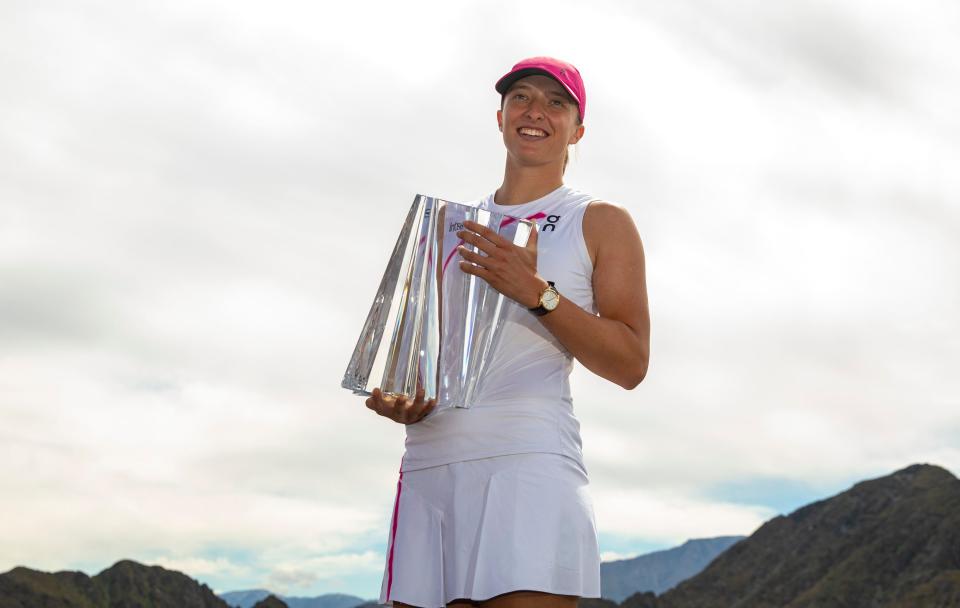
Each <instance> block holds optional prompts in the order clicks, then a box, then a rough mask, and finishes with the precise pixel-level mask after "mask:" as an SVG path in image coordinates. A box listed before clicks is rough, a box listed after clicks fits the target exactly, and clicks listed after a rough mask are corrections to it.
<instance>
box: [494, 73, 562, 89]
mask: <svg viewBox="0 0 960 608" xmlns="http://www.w3.org/2000/svg"><path fill="white" fill-rule="evenodd" d="M533 74H543V75H544V76H549V77H550V78H553V79H554V80H557V77H556V76H554V75H553V74H551V73H550V72H548V71H546V70H544V69H542V68H524V69H522V70H517V71H516V72H510V73H509V74H507V75H506V76H504V77H503V78H501V79H500V80H498V81H497V84H496V85H494V88H495V89H496V90H497V93H500V94H501V95H503V94H504V93H506V92H507V90H508V89H509V88H510V87H511V86H512V85H513V83H515V82H516V81H518V80H520V79H521V78H526V77H527V76H532V75H533ZM557 82H560V81H559V80H557ZM560 84H561V85H563V88H564V89H566V91H567V92H568V93H570V89H567V86H566V85H564V84H563V83H562V82H560ZM570 94H571V95H573V93H570Z"/></svg>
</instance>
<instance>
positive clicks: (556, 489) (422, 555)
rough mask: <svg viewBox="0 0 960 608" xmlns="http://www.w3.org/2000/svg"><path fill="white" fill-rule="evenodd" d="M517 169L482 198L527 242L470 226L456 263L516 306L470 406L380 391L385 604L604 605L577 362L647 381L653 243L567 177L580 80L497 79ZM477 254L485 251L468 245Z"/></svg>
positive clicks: (566, 70) (632, 382)
mask: <svg viewBox="0 0 960 608" xmlns="http://www.w3.org/2000/svg"><path fill="white" fill-rule="evenodd" d="M495 89H496V91H497V92H498V93H499V94H500V96H501V99H500V109H499V110H497V125H498V126H499V128H500V131H501V132H502V133H503V143H504V146H505V148H506V167H505V170H504V175H503V182H502V183H501V185H500V187H499V188H497V189H496V191H494V192H493V193H491V194H490V195H488V196H487V197H486V198H484V199H483V200H481V201H479V202H478V203H477V204H478V205H479V206H480V207H483V208H486V209H489V210H492V211H496V212H499V213H505V214H508V215H512V216H515V217H522V218H526V219H529V220H531V221H533V222H535V223H536V225H537V230H536V231H535V232H534V233H533V235H532V236H531V238H530V241H529V243H528V244H527V246H526V247H519V246H516V245H513V244H512V243H511V242H510V241H507V240H506V239H503V238H501V237H500V236H498V235H497V234H496V233H495V232H493V231H491V230H490V229H488V228H486V227H484V226H481V225H479V224H474V223H470V222H468V223H466V224H465V227H464V230H463V231H461V233H460V234H459V236H460V238H461V239H462V240H463V241H464V246H461V247H459V248H458V251H459V254H460V257H461V260H460V261H459V264H460V266H461V268H462V269H463V271H464V272H467V273H470V274H474V275H476V276H478V277H480V278H482V279H483V280H485V281H486V282H487V283H489V284H490V285H491V286H492V287H493V288H495V289H496V290H498V291H499V292H501V293H502V294H504V296H506V297H507V298H508V300H506V301H507V302H508V310H507V313H506V318H505V325H504V329H503V333H502V337H501V342H500V344H499V346H498V349H497V351H496V352H495V353H494V354H493V357H492V359H491V361H490V363H489V364H488V365H489V367H488V372H487V374H486V375H485V377H484V380H483V389H482V394H481V396H480V397H478V399H477V405H475V406H474V407H471V408H469V409H461V408H450V409H440V410H435V406H436V404H435V402H434V401H433V400H425V399H424V396H423V393H422V391H421V392H420V393H419V394H417V395H415V396H412V399H407V398H402V397H401V398H396V399H394V398H392V397H388V396H386V395H384V394H382V393H381V392H380V390H379V389H375V390H374V391H373V396H372V397H370V398H369V399H368V400H367V407H369V408H370V409H372V410H374V411H376V412H377V413H378V414H380V415H381V416H385V417H387V418H390V419H391V420H394V421H396V422H400V423H403V424H405V425H406V433H407V438H406V450H405V453H404V455H403V460H402V463H401V469H400V479H399V481H398V483H397V495H396V500H395V503H394V510H393V516H392V521H391V527H390V537H389V543H388V548H387V555H386V564H385V568H384V576H383V585H382V589H381V595H380V601H381V603H385V604H390V605H393V606H401V607H403V606H417V607H421V608H438V607H441V606H457V607H462V608H465V607H466V606H483V607H485V608H573V607H575V606H576V604H577V599H578V598H580V597H594V598H595V597H600V555H599V548H598V540H597V528H596V524H595V519H594V514H593V507H592V503H591V499H590V496H589V493H588V483H589V482H588V477H587V471H586V468H585V466H584V463H583V455H582V450H581V440H580V423H579V422H578V420H577V418H576V417H575V416H574V413H573V400H572V398H571V395H570V383H569V376H570V372H571V370H572V368H573V361H574V359H576V360H577V361H579V362H580V363H581V364H582V365H584V366H585V367H586V368H587V369H589V370H590V371H592V372H593V373H595V374H597V375H599V376H601V377H603V378H606V379H608V380H610V381H612V382H614V383H616V384H618V385H620V386H622V387H624V388H626V389H632V388H634V387H635V386H637V384H639V383H640V382H641V381H642V380H643V378H644V376H645V375H646V373H647V364H648V359H649V336H650V318H649V312H648V306H647V291H646V278H645V271H644V254H643V245H642V243H641V240H640V236H639V234H638V232H637V228H636V226H635V225H634V222H633V220H632V219H631V217H630V215H629V213H628V212H627V211H626V210H625V209H624V208H623V207H621V206H618V205H615V204H612V203H609V202H605V201H603V200H600V199H598V198H596V197H594V196H592V195H590V194H587V193H585V192H581V191H578V190H575V189H573V188H571V187H569V186H566V185H565V184H564V183H563V176H564V171H565V169H566V165H567V162H568V149H569V146H570V145H572V144H575V143H577V142H578V141H579V140H580V139H581V138H582V137H583V135H584V117H585V115H586V108H587V96H586V90H585V89H584V85H583V80H582V78H581V76H580V72H579V71H578V70H577V68H575V67H574V66H573V65H571V64H569V63H567V62H564V61H560V60H558V59H554V58H551V57H533V58H530V59H525V60H523V61H521V62H519V63H517V64H516V65H514V66H513V68H512V69H511V70H510V71H509V72H507V73H506V75H504V76H503V77H502V78H500V79H499V80H498V81H497V82H496V85H495ZM466 245H472V246H475V247H476V248H477V251H471V249H472V248H470V247H467V246H466Z"/></svg>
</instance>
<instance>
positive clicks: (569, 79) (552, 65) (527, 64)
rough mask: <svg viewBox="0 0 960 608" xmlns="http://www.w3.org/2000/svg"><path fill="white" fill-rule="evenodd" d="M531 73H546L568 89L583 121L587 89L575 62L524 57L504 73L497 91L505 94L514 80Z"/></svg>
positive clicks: (498, 82)
mask: <svg viewBox="0 0 960 608" xmlns="http://www.w3.org/2000/svg"><path fill="white" fill-rule="evenodd" d="M531 74H545V75H546V76H550V77H551V78H553V79H554V80H556V81H557V82H559V83H560V84H562V85H563V88H565V89H566V90H567V93H570V96H571V97H573V99H574V101H576V102H577V106H578V109H579V112H580V122H583V115H584V114H585V113H586V110H587V91H586V89H584V88H583V79H582V78H580V71H579V70H578V69H577V68H575V67H574V66H573V64H571V63H567V62H566V61H560V60H559V59H554V58H553V57H530V58H529V59H524V60H523V61H521V62H520V63H518V64H517V65H515V66H513V69H511V70H510V71H509V72H507V73H506V74H504V75H503V78H501V79H500V80H498V81H497V84H496V85H495V86H494V88H495V89H497V93H500V94H501V95H503V94H504V93H506V92H507V89H509V88H510V86H511V85H512V84H513V83H514V82H516V81H518V80H520V79H521V78H523V77H524V76H529V75H531Z"/></svg>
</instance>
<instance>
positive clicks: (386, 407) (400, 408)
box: [367, 388, 437, 424]
mask: <svg viewBox="0 0 960 608" xmlns="http://www.w3.org/2000/svg"><path fill="white" fill-rule="evenodd" d="M423 397H424V393H423V389H422V388H419V389H417V395H416V398H415V399H414V400H413V402H410V399H409V397H407V396H406V395H400V396H398V397H393V396H390V395H384V394H383V392H381V390H380V389H379V388H375V389H373V392H372V393H371V395H370V397H368V398H367V407H368V408H370V409H371V410H373V411H375V412H376V413H378V414H380V415H381V416H383V417H385V418H389V419H390V420H393V421H394V422H400V423H402V424H413V423H415V422H420V421H421V420H423V419H424V418H426V416H427V414H429V413H430V412H431V411H433V408H435V407H436V406H437V400H436V399H430V400H429V401H424V400H423Z"/></svg>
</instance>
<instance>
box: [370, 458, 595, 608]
mask: <svg viewBox="0 0 960 608" xmlns="http://www.w3.org/2000/svg"><path fill="white" fill-rule="evenodd" d="M588 483H589V482H588V479H587V474H586V472H585V471H584V470H583V467H582V466H581V465H580V464H579V463H577V462H576V461H574V460H572V459H570V458H567V457H566V456H562V455H560V454H542V453H534V454H514V455H509V456H496V457H493V458H483V459H478V460H468V461H466V462H455V463H451V464H446V465H441V466H436V467H430V468H427V469H421V470H417V471H407V472H405V473H401V474H400V480H399V482H398V483H397V497H396V501H395V503H394V511H393V517H392V521H391V525H390V537H389V542H388V544H387V556H386V564H385V566H384V573H383V584H382V586H381V590H380V603H382V604H389V605H392V603H393V602H394V601H398V602H403V603H406V604H411V605H414V606H420V607H422V608H440V607H441V606H445V605H446V604H447V603H448V602H450V601H452V600H455V599H470V600H478V601H479V600H486V599H490V598H492V597H495V596H497V595H500V594H503V593H508V592H510V591H521V590H526V591H543V592H547V593H555V594H559V595H576V596H580V597H600V551H599V543H598V538H597V527H596V522H595V519H594V514H593V504H592V502H591V500H590V496H589V494H588V489H587V488H588Z"/></svg>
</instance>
